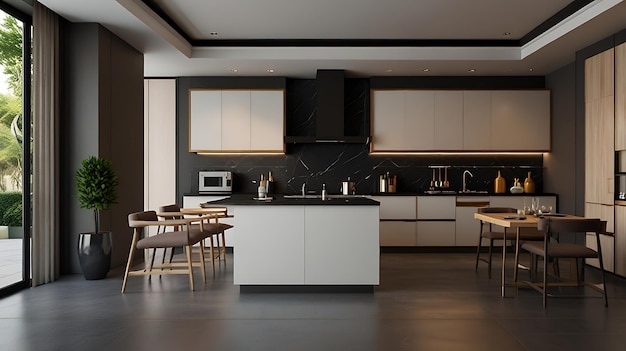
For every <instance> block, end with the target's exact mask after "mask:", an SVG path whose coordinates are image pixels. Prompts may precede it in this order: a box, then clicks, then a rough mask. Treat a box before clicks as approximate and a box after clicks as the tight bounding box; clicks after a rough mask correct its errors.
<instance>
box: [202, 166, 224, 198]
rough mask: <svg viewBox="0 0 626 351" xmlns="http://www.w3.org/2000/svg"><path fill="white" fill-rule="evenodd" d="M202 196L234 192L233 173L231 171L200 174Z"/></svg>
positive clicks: (203, 172)
mask: <svg viewBox="0 0 626 351" xmlns="http://www.w3.org/2000/svg"><path fill="white" fill-rule="evenodd" d="M198 192H199V193H200V194H230V193H232V192H233V173H232V172H230V171H200V172H198Z"/></svg>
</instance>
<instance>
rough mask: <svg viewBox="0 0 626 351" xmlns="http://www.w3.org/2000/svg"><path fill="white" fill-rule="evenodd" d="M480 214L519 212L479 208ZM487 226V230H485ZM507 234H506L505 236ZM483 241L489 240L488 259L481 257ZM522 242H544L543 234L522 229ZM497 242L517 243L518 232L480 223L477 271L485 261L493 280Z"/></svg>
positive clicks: (515, 211) (504, 208) (507, 208)
mask: <svg viewBox="0 0 626 351" xmlns="http://www.w3.org/2000/svg"><path fill="white" fill-rule="evenodd" d="M477 211H478V213H511V214H516V213H517V210H516V209H514V208H510V207H479V208H478V210H477ZM485 226H487V230H485ZM505 233H506V234H505ZM483 239H487V240H489V252H488V257H487V258H484V257H481V255H480V250H481V248H482V243H483ZM519 239H520V241H538V240H543V233H541V232H539V231H538V230H537V229H536V228H520V238H519ZM496 240H509V241H511V242H516V241H517V232H516V231H515V230H513V229H511V230H508V231H505V230H504V229H503V230H494V228H493V226H492V224H491V223H484V222H483V221H480V232H479V234H478V245H477V247H476V267H475V271H478V262H480V261H483V262H486V263H487V269H488V275H489V278H490V279H491V262H492V259H493V243H494V241H496Z"/></svg>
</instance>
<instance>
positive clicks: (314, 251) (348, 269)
mask: <svg viewBox="0 0 626 351" xmlns="http://www.w3.org/2000/svg"><path fill="white" fill-rule="evenodd" d="M304 208H305V211H304V284H307V285H309V284H310V285H339V284H346V285H371V284H374V285H378V284H379V275H378V272H379V263H378V262H379V256H380V250H379V245H378V240H379V239H378V231H377V230H372V227H374V226H376V218H378V206H305V207H304ZM329 224H330V225H329ZM279 256H280V255H279Z"/></svg>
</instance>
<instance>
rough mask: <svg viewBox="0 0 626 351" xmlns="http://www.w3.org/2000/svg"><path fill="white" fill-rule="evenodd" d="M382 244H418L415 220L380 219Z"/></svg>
mask: <svg viewBox="0 0 626 351" xmlns="http://www.w3.org/2000/svg"><path fill="white" fill-rule="evenodd" d="M379 226H380V246H416V245H417V236H416V232H417V222H416V221H415V220H406V221H399V220H395V221H390V220H383V219H381V220H380V224H379Z"/></svg>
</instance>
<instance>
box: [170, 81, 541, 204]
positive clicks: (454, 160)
mask: <svg viewBox="0 0 626 351" xmlns="http://www.w3.org/2000/svg"><path fill="white" fill-rule="evenodd" d="M207 79H208V78H207ZM369 82H370V80H369V79H346V81H345V131H346V135H351V136H359V135H360V136H363V135H364V136H369V133H370V129H369V126H370V121H369V116H370V111H369V110H370V94H369V89H370V85H369ZM285 84H286V86H285V88H286V134H287V135H289V136H313V135H314V134H315V113H316V111H315V80H307V79H287V80H286V83H285ZM197 85H198V84H194V85H190V84H186V83H185V84H181V83H180V82H179V94H178V96H179V101H180V99H181V98H182V97H184V96H186V95H185V94H186V91H187V90H186V89H188V88H189V87H201V86H197ZM182 89H184V90H182ZM182 101H186V100H182ZM178 116H179V117H178V130H179V133H178V136H179V140H178V143H177V145H179V150H177V153H178V167H177V169H178V170H177V172H178V173H177V187H178V188H177V194H178V196H179V197H180V196H182V195H184V194H193V193H196V192H197V190H198V188H197V187H198V185H197V182H198V181H197V173H198V171H201V170H230V171H232V172H233V178H234V179H233V191H234V192H236V193H255V192H256V189H257V186H258V180H259V179H260V175H261V174H264V175H266V176H267V175H268V173H269V172H270V171H271V172H272V175H273V177H274V180H275V182H274V186H275V189H274V190H275V192H276V193H279V194H293V193H299V192H300V189H301V187H302V184H303V183H306V184H307V189H308V190H310V191H315V192H319V191H320V190H321V188H322V184H326V188H327V190H328V193H329V194H336V193H339V192H340V184H341V182H342V181H345V180H347V179H348V178H350V180H352V181H355V182H356V188H357V193H358V194H374V193H377V192H379V176H380V175H382V174H386V173H387V172H389V174H390V175H392V176H393V175H395V176H397V181H398V184H397V189H396V192H398V193H422V192H424V191H426V190H428V189H429V186H430V181H431V180H432V177H433V173H432V171H433V169H432V168H430V166H450V168H448V181H449V183H450V188H449V190H461V188H462V174H463V172H464V171H465V170H469V171H470V172H471V173H472V175H473V176H472V177H470V176H468V177H467V187H468V189H470V190H483V191H489V192H493V188H494V184H493V183H494V179H495V178H496V177H497V175H498V171H500V172H501V174H502V176H503V177H504V178H505V179H506V184H507V190H508V188H510V187H511V186H512V185H513V179H514V178H519V180H520V182H521V183H523V182H524V179H525V178H526V177H527V174H528V172H531V176H532V179H533V181H534V182H535V188H536V192H537V193H541V192H542V191H543V181H542V178H543V172H544V169H543V157H542V155H439V154H433V155H412V156H402V155H400V156H395V155H394V156H389V155H385V156H382V155H381V156H378V155H376V156H375V155H370V154H369V145H366V144H351V143H313V144H287V148H286V154H285V155H206V156H203V155H194V154H189V152H188V151H187V149H186V146H187V133H186V131H187V109H186V106H181V104H179V113H178ZM180 116H183V117H182V118H181V117H180ZM443 175H444V173H443V171H442V177H443ZM435 177H436V178H437V180H438V173H437V171H436V172H435Z"/></svg>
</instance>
